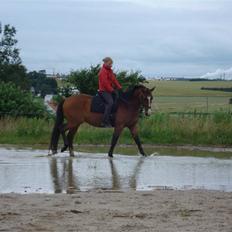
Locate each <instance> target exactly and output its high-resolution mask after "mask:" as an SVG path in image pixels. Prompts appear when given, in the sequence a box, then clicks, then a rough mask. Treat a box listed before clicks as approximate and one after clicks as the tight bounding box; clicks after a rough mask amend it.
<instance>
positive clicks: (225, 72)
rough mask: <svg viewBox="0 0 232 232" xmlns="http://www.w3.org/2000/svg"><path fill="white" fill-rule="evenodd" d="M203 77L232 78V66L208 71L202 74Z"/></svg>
mask: <svg viewBox="0 0 232 232" xmlns="http://www.w3.org/2000/svg"><path fill="white" fill-rule="evenodd" d="M201 78H208V79H215V78H223V79H228V80H229V79H232V67H231V68H228V69H217V70H216V71H215V72H208V73H206V74H204V75H202V76H201Z"/></svg>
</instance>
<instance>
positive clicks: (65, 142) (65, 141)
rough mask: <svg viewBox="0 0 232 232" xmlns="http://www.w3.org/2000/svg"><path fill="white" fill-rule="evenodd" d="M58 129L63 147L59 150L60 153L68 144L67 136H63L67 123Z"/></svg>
mask: <svg viewBox="0 0 232 232" xmlns="http://www.w3.org/2000/svg"><path fill="white" fill-rule="evenodd" d="M59 129H60V133H61V135H62V138H63V141H64V146H63V147H62V148H61V152H64V151H66V150H67V148H68V147H69V142H68V139H67V136H66V134H65V131H66V130H67V123H66V124H63V125H62V126H60V128H59Z"/></svg>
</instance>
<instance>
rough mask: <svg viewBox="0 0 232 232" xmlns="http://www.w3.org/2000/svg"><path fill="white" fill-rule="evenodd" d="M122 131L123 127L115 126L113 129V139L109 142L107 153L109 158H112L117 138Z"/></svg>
mask: <svg viewBox="0 0 232 232" xmlns="http://www.w3.org/2000/svg"><path fill="white" fill-rule="evenodd" d="M122 130H123V126H116V127H115V128H114V134H113V137H112V140H111V146H110V150H109V152H108V156H109V157H113V151H114V147H115V145H116V144H117V141H118V138H119V136H120V134H121V132H122Z"/></svg>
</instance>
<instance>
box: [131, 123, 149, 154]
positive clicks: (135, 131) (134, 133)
mask: <svg viewBox="0 0 232 232" xmlns="http://www.w3.org/2000/svg"><path fill="white" fill-rule="evenodd" d="M129 129H130V132H131V135H132V137H133V139H134V141H135V143H136V144H137V146H138V149H139V152H140V153H141V154H142V155H143V156H146V153H145V152H144V150H143V147H142V144H141V141H140V139H139V135H138V129H137V126H136V125H133V126H132V127H129Z"/></svg>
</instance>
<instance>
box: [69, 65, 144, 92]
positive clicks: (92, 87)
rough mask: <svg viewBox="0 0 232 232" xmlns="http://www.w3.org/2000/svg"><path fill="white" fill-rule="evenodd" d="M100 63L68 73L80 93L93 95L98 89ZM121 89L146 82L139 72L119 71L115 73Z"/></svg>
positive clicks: (70, 80)
mask: <svg viewBox="0 0 232 232" xmlns="http://www.w3.org/2000/svg"><path fill="white" fill-rule="evenodd" d="M100 69H101V65H100V64H98V65H96V66H91V67H90V68H89V69H81V70H77V71H73V72H71V73H70V74H69V75H68V81H69V82H70V83H72V84H73V85H74V86H75V87H76V88H77V89H78V90H79V91H80V92H81V93H85V94H89V95H95V94H96V93H97V90H98V73H99V71H100ZM116 77H117V79H118V81H119V82H120V83H121V85H122V87H123V89H124V90H125V89H126V88H128V87H132V86H135V85H138V84H142V83H145V82H147V81H146V79H145V77H143V76H142V75H141V73H140V72H138V71H136V72H134V71H131V72H128V71H119V72H117V73H116Z"/></svg>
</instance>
